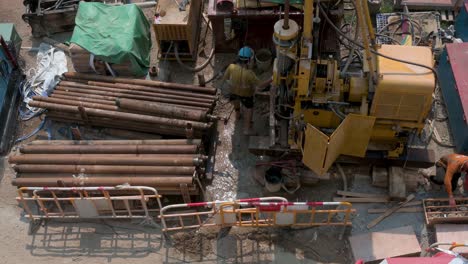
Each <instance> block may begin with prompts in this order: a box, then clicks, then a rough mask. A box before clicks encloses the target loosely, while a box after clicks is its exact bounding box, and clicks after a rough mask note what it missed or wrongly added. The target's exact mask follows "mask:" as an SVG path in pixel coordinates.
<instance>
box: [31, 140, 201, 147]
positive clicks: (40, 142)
mask: <svg viewBox="0 0 468 264" xmlns="http://www.w3.org/2000/svg"><path fill="white" fill-rule="evenodd" d="M200 144H201V140H200V139H144V140H34V141H32V142H30V143H28V145H163V146H165V145H200Z"/></svg>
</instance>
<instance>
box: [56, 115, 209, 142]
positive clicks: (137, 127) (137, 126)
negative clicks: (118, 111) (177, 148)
mask: <svg viewBox="0 0 468 264" xmlns="http://www.w3.org/2000/svg"><path fill="white" fill-rule="evenodd" d="M47 116H48V118H50V119H51V120H54V121H57V122H62V123H75V124H80V125H92V126H95V127H105V128H119V129H122V128H125V129H128V130H132V131H138V132H146V133H154V134H161V135H172V136H178V137H185V132H183V131H182V130H179V131H177V130H167V129H161V128H154V127H151V126H149V127H144V126H143V125H142V124H141V123H133V122H125V123H124V122H121V121H119V122H117V123H116V122H115V121H100V120H98V119H91V120H90V121H88V122H85V121H83V120H80V119H71V118H62V117H57V116H54V115H51V114H50V113H49V114H48V115H47ZM147 125H148V124H147ZM196 132H197V133H195V134H196V135H197V136H201V134H202V133H201V132H198V130H197V131H196Z"/></svg>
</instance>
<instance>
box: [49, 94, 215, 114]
mask: <svg viewBox="0 0 468 264" xmlns="http://www.w3.org/2000/svg"><path fill="white" fill-rule="evenodd" d="M50 97H56V98H63V99H72V100H73V99H79V100H81V101H84V102H90V103H99V104H106V105H115V99H117V97H112V96H101V95H95V94H84V93H74V92H67V91H61V90H56V91H54V92H53V93H52V94H51V95H50ZM155 100H157V99H154V98H148V100H142V101H152V102H155ZM159 103H161V104H164V105H176V106H177V107H182V108H187V109H197V110H202V111H208V110H209V108H207V107H200V106H190V105H177V104H171V103H165V102H159Z"/></svg>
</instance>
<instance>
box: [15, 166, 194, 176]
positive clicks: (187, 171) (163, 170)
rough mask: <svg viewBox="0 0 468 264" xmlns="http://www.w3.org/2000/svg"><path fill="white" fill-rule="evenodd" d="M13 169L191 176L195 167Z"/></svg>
mask: <svg viewBox="0 0 468 264" xmlns="http://www.w3.org/2000/svg"><path fill="white" fill-rule="evenodd" d="M13 169H14V170H15V171H16V172H19V173H22V172H26V173H64V172H65V173H81V172H83V173H85V174H86V173H97V174H108V173H111V174H150V175H179V174H180V175H193V173H194V172H195V167H182V166H132V165H59V164H19V165H15V166H14V167H13Z"/></svg>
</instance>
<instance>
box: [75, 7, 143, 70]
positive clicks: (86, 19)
mask: <svg viewBox="0 0 468 264" xmlns="http://www.w3.org/2000/svg"><path fill="white" fill-rule="evenodd" d="M75 24H76V26H75V29H74V31H73V36H72V38H71V40H70V42H72V43H76V44H77V45H80V46H81V47H82V48H84V49H86V50H88V51H89V52H91V53H93V54H94V55H95V56H96V58H98V59H100V60H103V61H106V62H109V63H116V64H119V63H123V62H127V61H130V62H131V64H132V72H133V73H134V74H135V75H136V76H143V75H146V74H147V72H148V69H149V66H150V51H151V31H150V24H149V22H148V20H147V19H146V17H145V15H144V14H143V12H142V11H141V9H140V8H139V7H138V6H136V5H133V4H129V5H120V6H110V5H106V4H103V3H97V2H84V1H82V2H80V5H79V8H78V13H77V15H76V18H75Z"/></svg>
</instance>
